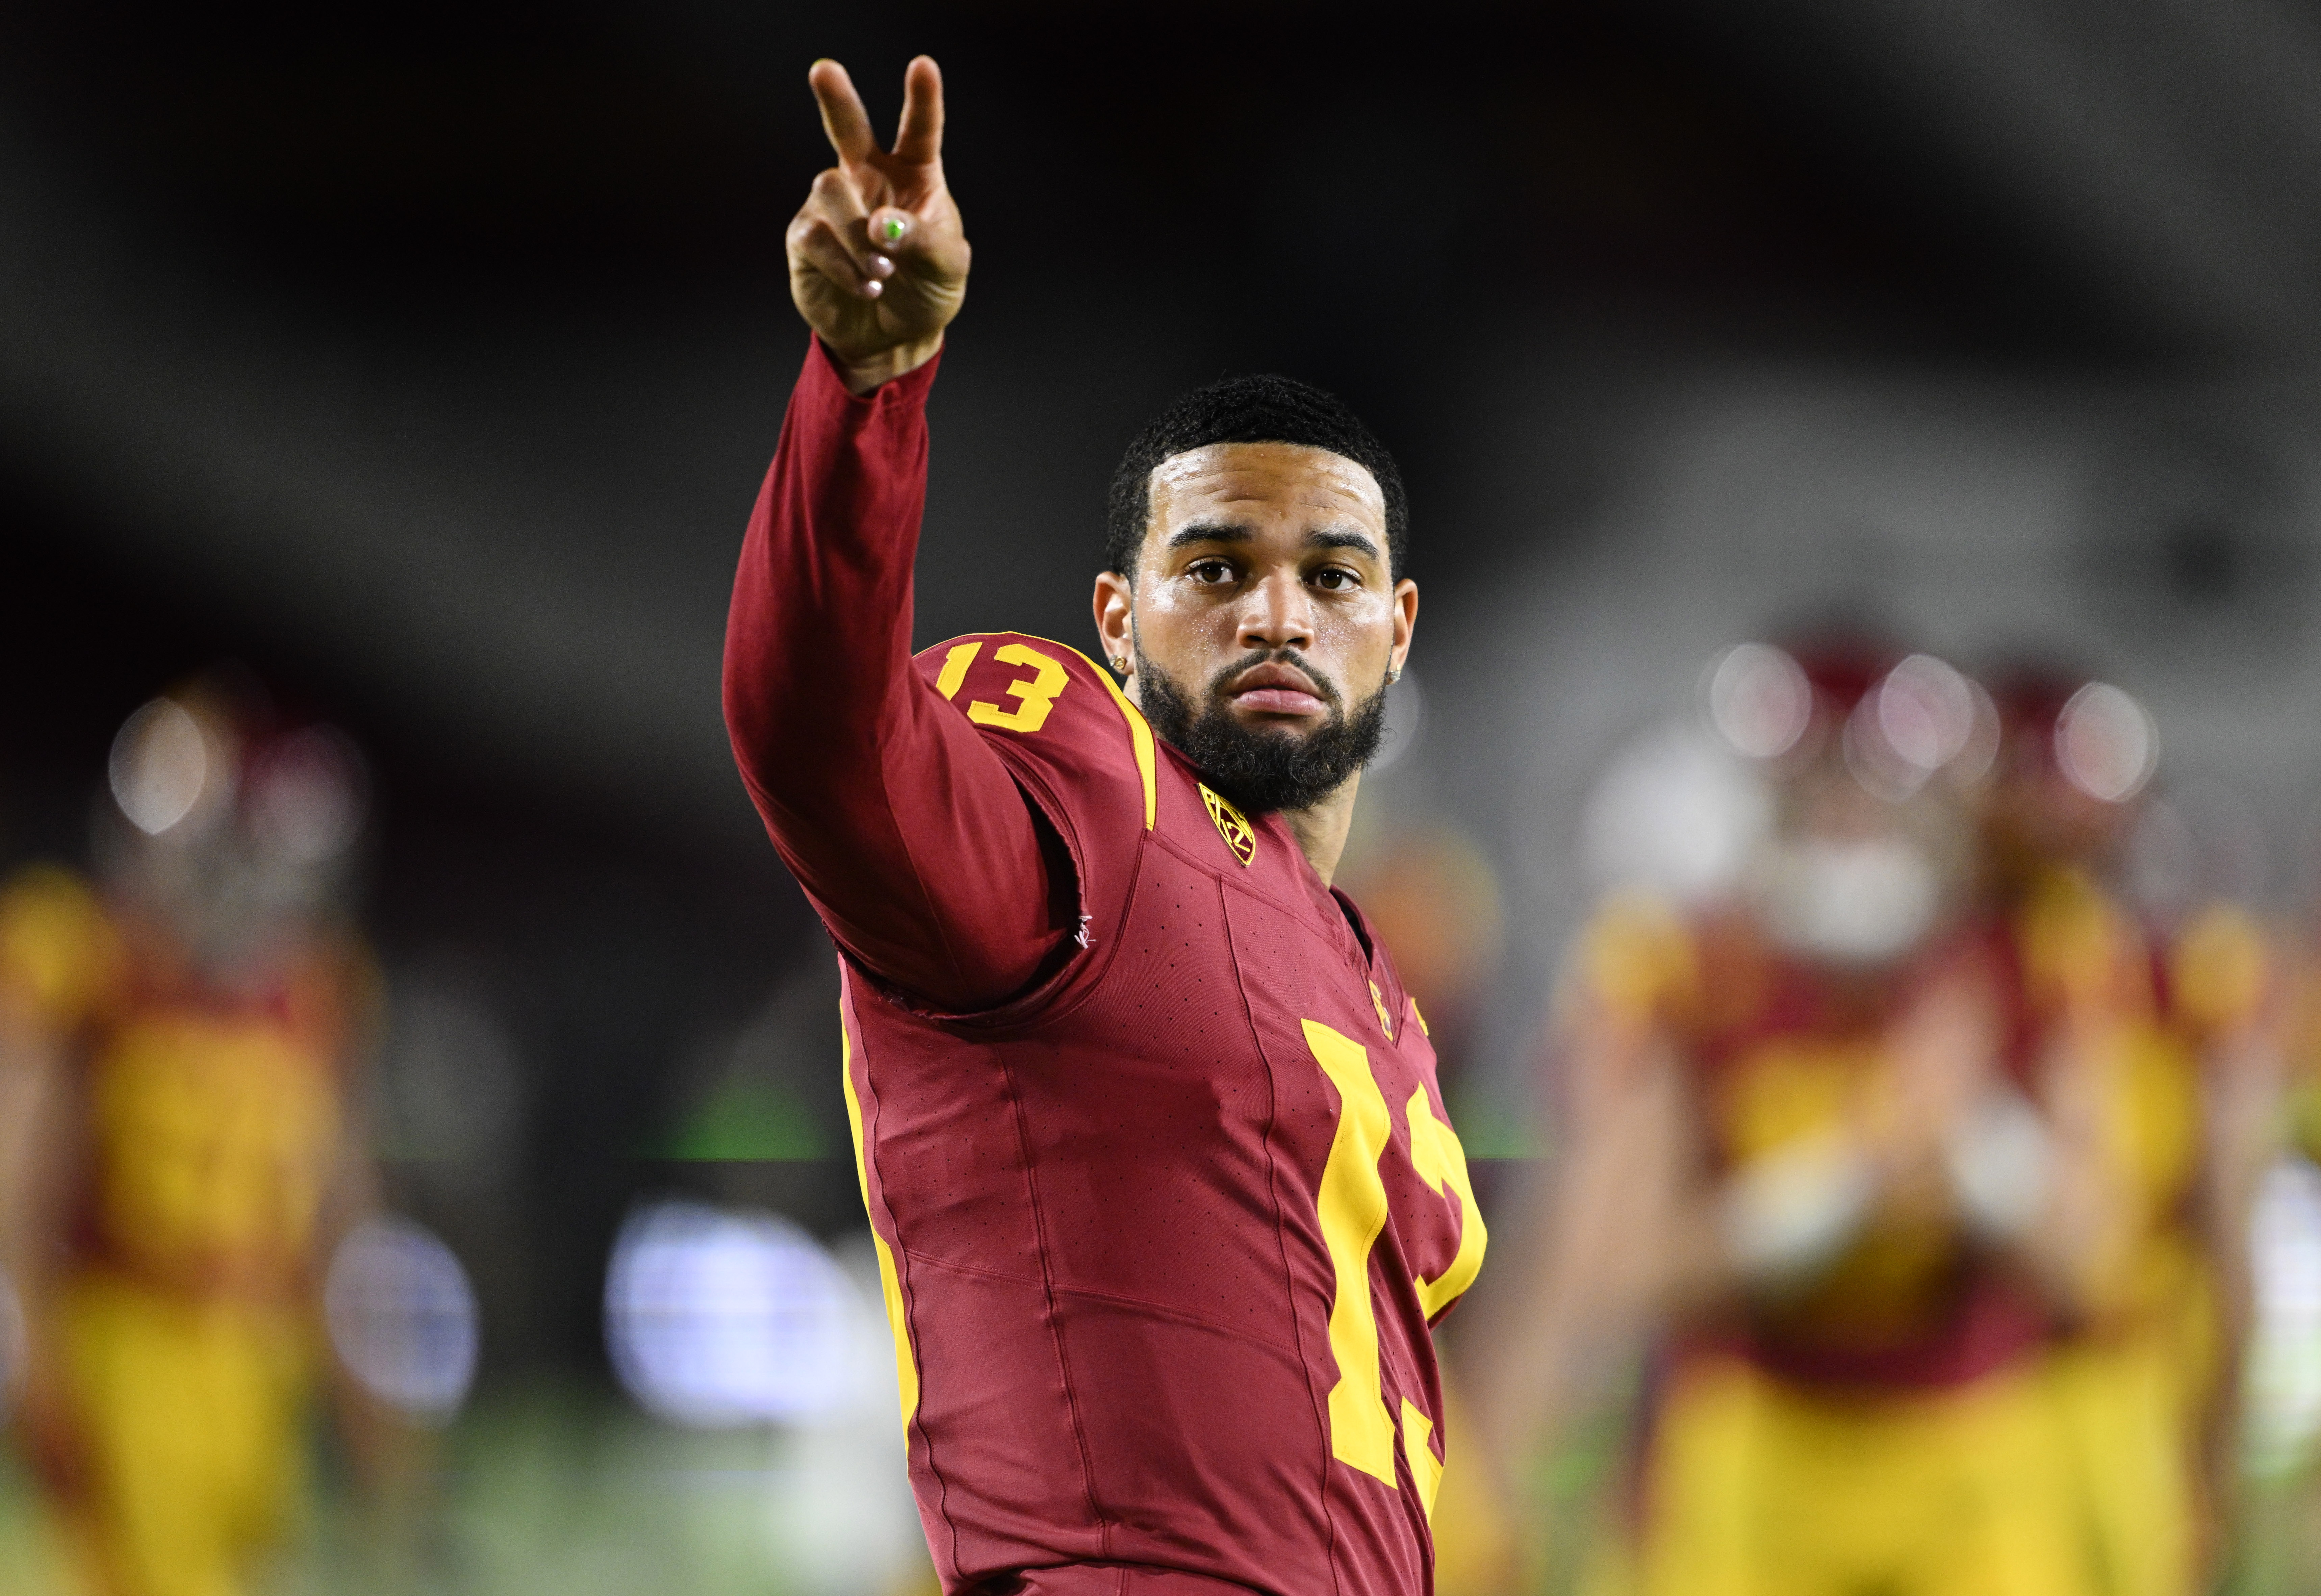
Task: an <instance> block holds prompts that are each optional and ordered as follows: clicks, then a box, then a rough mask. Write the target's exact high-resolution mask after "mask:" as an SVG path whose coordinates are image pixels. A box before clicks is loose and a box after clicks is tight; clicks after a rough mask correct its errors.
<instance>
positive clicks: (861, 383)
mask: <svg viewBox="0 0 2321 1596" xmlns="http://www.w3.org/2000/svg"><path fill="white" fill-rule="evenodd" d="M942 345H943V335H942V333H936V334H935V335H934V336H933V337H932V338H923V339H920V340H918V341H917V342H912V343H904V344H897V346H896V347H894V348H893V349H884V350H880V351H878V352H877V353H876V354H869V355H865V356H863V357H862V358H860V360H855V359H851V358H849V357H848V356H845V355H842V354H840V353H839V352H838V351H836V350H832V351H830V354H831V360H832V362H833V364H834V365H836V366H837V368H838V374H839V376H840V377H842V378H844V379H845V382H846V388H847V391H848V392H849V393H851V394H856V395H861V394H867V393H869V392H870V391H871V390H872V389H873V388H878V387H880V386H881V385H883V384H886V383H889V382H892V381H894V380H895V378H897V377H903V376H906V375H908V374H909V373H911V372H913V371H915V370H917V369H919V368H920V367H922V366H924V365H925V364H926V363H927V362H928V361H929V360H933V359H934V358H935V356H937V355H938V354H941V353H942Z"/></svg>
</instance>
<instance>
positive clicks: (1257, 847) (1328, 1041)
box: [725, 58, 1483, 1596]
mask: <svg viewBox="0 0 2321 1596" xmlns="http://www.w3.org/2000/svg"><path fill="white" fill-rule="evenodd" d="M810 77H811V81H812V83H813V86H814V89H815V94H816V96H817V97H818V98H819V100H820V102H821V105H822V112H823V117H824V125H825V127H826V128H827V130H828V132H829V134H830V139H831V142H832V144H833V146H834V147H835V148H836V150H837V151H838V156H839V164H838V165H837V166H836V167H834V168H833V169H830V170H828V171H825V172H824V173H823V174H822V175H821V176H820V177H819V178H816V179H815V185H814V190H813V194H812V196H811V197H810V198H809V199H808V200H807V202H806V207H805V208H804V209H803V210H802V211H800V213H799V214H798V216H797V219H796V222H795V223H793V224H792V226H791V228H790V230H789V234H788V242H789V267H790V285H791V292H792V296H793V297H794V298H795V299H796V303H797V306H798V308H799V310H800V311H801V312H802V313H803V314H804V315H805V316H806V321H807V323H808V324H809V325H810V326H811V327H812V328H813V330H814V333H815V340H814V345H813V347H812V349H811V350H810V351H809V352H808V354H807V356H806V370H805V373H804V375H803V376H802V377H801V378H800V379H799V382H798V387H797V389H796V393H795V394H794V395H793V397H792V398H791V401H790V406H789V413H788V415H787V420H786V422H785V424H784V426H783V429H782V436H781V442H780V446H779V449H778V452H777V454H776V456H775V459H774V464H773V469H772V470H771V472H770V474H769V477H768V479H767V481H766V486H765V490H764V493H763V495H762V497H760V501H759V504H758V507H757V511H756V514H755V515H754V516H753V518H752V520H751V526H750V531H749V537H748V541H747V543H746V544H745V545H744V547H743V550H742V563H741V570H740V574H739V576H738V578H737V579H736V582H735V588H734V596H733V616H732V622H731V626H730V630H729V633H728V637H727V645H726V663H725V707H726V718H727V723H728V725H730V727H731V728H732V731H733V743H734V748H735V751H736V753H737V755H738V757H739V759H740V762H741V764H742V772H743V775H744V778H745V779H746V780H747V781H748V784H749V787H750V789H751V795H752V796H753V797H754V798H756V800H757V803H758V806H759V807H760V810H761V811H762V813H763V814H764V816H765V817H766V822H767V826H768V829H769V831H770V832H771V834H772V835H773V839H774V843H775V845H776V847H777V848H778V850H779V851H780V853H781V854H782V856H783V858H784V859H785V860H786V861H787V862H788V864H789V866H790V868H791V869H792V871H795V872H796V876H797V878H798V880H799V881H800V882H801V883H802V884H803V885H804V886H805V888H806V892H807V893H808V895H809V896H810V897H811V898H813V900H814V902H815V907H816V908H817V909H818V910H819V911H820V913H821V915H822V917H823V919H824V923H825V924H826V925H827V926H829V928H830V931H831V935H833V938H834V939H835V940H836V941H837V943H838V944H839V948H840V953H841V963H842V970H843V972H844V979H845V987H844V991H845V997H844V1001H843V1006H842V1008H843V1013H842V1018H843V1023H844V1038H845V1061H846V1062H845V1083H846V1091H847V1101H848V1108H849V1111H850V1113H851V1115H852V1116H853V1117H854V1120H855V1122H856V1126H857V1129H858V1135H857V1140H856V1149H857V1153H858V1154H859V1157H860V1174H861V1181H862V1190H863V1198H864V1201H865V1203H866V1205H867V1206H868V1208H869V1212H870V1218H871V1224H872V1228H873V1231H874V1233H875V1234H876V1236H877V1238H878V1250H879V1262H880V1267H881V1269H882V1271H883V1272H884V1276H885V1283H886V1293H887V1309H888V1313H889V1316H890V1318H891V1319H892V1321H893V1323H894V1327H895V1332H896V1353H897V1379H898V1382H899V1383H900V1386H901V1390H902V1401H903V1411H904V1419H905V1424H906V1430H907V1436H908V1442H909V1449H910V1466H911V1476H912V1482H913V1484H914V1486H915V1489H916V1491H917V1493H918V1499H919V1507H920V1512H921V1515H922V1518H923V1519H924V1523H925V1527H926V1531H927V1538H928V1542H929V1545H930V1546H931V1548H932V1549H933V1554H934V1558H935V1563H936V1566H937V1568H938V1569H939V1570H940V1572H941V1573H942V1580H943V1584H944V1588H945V1589H946V1590H947V1591H953V1592H959V1591H991V1592H1001V1591H1007V1592H1015V1591H1025V1592H1040V1593H1042V1596H1050V1593H1056V1596H1061V1593H1064V1592H1083V1591H1086V1592H1096V1591H1102V1592H1105V1593H1106V1596H1118V1593H1123V1592H1130V1591H1134V1592H1151V1593H1154V1596H1159V1593H1162V1592H1192V1591H1211V1590H1258V1591H1275V1592H1280V1593H1282V1596H1321V1593H1323V1592H1335V1593H1339V1596H1388V1593H1392V1596H1408V1593H1412V1592H1418V1591H1425V1590H1427V1589H1428V1588H1429V1586H1430V1584H1431V1579H1432V1573H1431V1566H1432V1561H1433V1554H1432V1550H1431V1546H1430V1542H1429V1536H1428V1528H1427V1518H1428V1512H1429V1509H1430V1507H1431V1504H1432V1502H1433V1500H1434V1490H1435V1486H1436V1484H1437V1482H1439V1481H1440V1479H1441V1476H1442V1470H1443V1463H1442V1457H1443V1436H1442V1435H1441V1427H1442V1412H1443V1409H1442V1398H1441V1391H1440V1385H1439V1382H1438V1379H1437V1375H1436V1369H1435V1361H1434V1349H1433V1345H1432V1341H1431V1336H1430V1329H1429V1327H1430V1326H1431V1325H1432V1324H1433V1322H1434V1320H1436V1319H1438V1318H1441V1317H1442V1315H1443V1314H1444V1313H1445V1312H1447V1311H1448V1310H1449V1309H1450V1307H1451V1305H1452V1302H1453V1301H1454V1300H1456V1299H1457V1297H1458V1296H1459V1294H1460V1293H1461V1291H1463V1290H1465V1289H1466V1287H1467V1285H1468V1284H1469V1282H1470V1281H1472V1280H1473V1278H1474V1275H1475V1272H1476V1270H1477V1269H1478V1268H1479V1266H1480V1264H1481V1262H1482V1252H1483V1226H1482V1222H1481V1220H1480V1218H1479V1217H1478V1216H1477V1214H1476V1213H1475V1210H1474V1203H1473V1198H1472V1194H1471V1189H1470V1186H1469V1184H1468V1180H1467V1171H1466V1163H1465V1159H1464V1157H1463V1156H1462V1154H1461V1150H1460V1146H1459V1142H1458V1138H1457V1137H1456V1136H1455V1135H1452V1131H1451V1128H1450V1126H1449V1125H1448V1123H1447V1121H1446V1117H1445V1115H1444V1111H1443V1101H1442V1097H1441V1094H1440V1092H1439V1090H1438V1089H1437V1087H1436V1084H1435V1076H1434V1053H1433V1051H1432V1049H1431V1048H1430V1047H1429V1046H1428V1044H1427V1041H1426V1036H1425V1026H1424V1021H1422V1020H1421V1019H1420V1018H1419V1017H1418V1011H1417V1008H1416V1006H1415V1004H1414V1003H1413V1002H1412V1001H1411V999H1410V996H1409V994H1408V993H1406V991H1405V990H1404V989H1403V986H1402V982H1401V980H1400V979H1399V977H1397V974H1396V972H1395V969H1394V966H1393V964H1392V962H1390V961H1389V960H1388V957H1387V955H1386V952H1385V950H1384V949H1383V948H1382V947H1380V946H1379V944H1378V942H1377V940H1376V938H1375V937H1374V936H1373V935H1371V934H1370V929H1369V927H1368V926H1367V924H1366V923H1365V922H1364V921H1363V919H1362V917H1361V914H1360V912H1359V911H1357V910H1356V909H1355V907H1353V905H1352V903H1351V902H1349V901H1348V900H1347V899H1346V898H1343V896H1340V895H1337V894H1335V893H1333V892H1332V890H1331V889H1330V885H1329V882H1330V876H1331V872H1332V870H1333V867H1334V866H1335V864H1336V862H1337V860H1338V856H1339V853H1340V850H1341V848H1342V847H1343V844H1344V841H1345V835H1346V829H1347V825H1348V824H1349V822H1350V820H1351V819H1352V809H1353V803H1354V795H1355V789H1356V786H1357V784H1358V782H1359V780H1360V771H1361V764H1362V762H1363V760H1364V759H1365V758H1367V757H1368V754H1369V753H1370V751H1371V750H1372V749H1373V748H1375V746H1376V743H1377V737H1378V725H1379V714H1380V711H1381V709H1382V707H1383V700H1384V694H1385V691H1386V686H1387V683H1388V681H1389V680H1390V679H1392V677H1393V676H1394V675H1395V674H1396V673H1397V671H1398V670H1399V669H1400V666H1401V661H1402V660H1403V657H1404V655H1405V654H1406V652H1407V651H1408V649H1409V646H1410V637H1411V627H1412V623H1413V621H1414V619H1415V616H1416V614H1417V608H1418V594H1417V589H1416V588H1415V585H1414V584H1412V583H1411V582H1410V581H1408V580H1407V579H1403V578H1402V577H1401V575H1400V571H1399V566H1400V563H1401V558H1402V552H1403V543H1404V539H1405V521H1406V515H1405V511H1404V506H1403V500H1402V492H1401V484H1400V480H1399V478H1398V477H1397V473H1396V471H1395V469H1394V465H1393V462H1392V461H1391V459H1390V458H1389V457H1388V455H1387V453H1386V451H1384V450H1383V449H1381V448H1380V447H1379V445H1378V443H1377V442H1376V441H1375V440H1374V439H1372V438H1371V436H1370V433H1369V432H1368V431H1367V430H1366V429H1365V428H1363V426H1362V425H1361V423H1360V422H1359V421H1358V420H1356V419H1355V418H1354V417H1353V416H1352V415H1351V414H1350V413H1349V412H1348V411H1347V410H1346V409H1345V408H1344V406H1342V405H1340V404H1339V403H1338V402H1337V401H1336V400H1334V399H1333V398H1331V397H1329V396H1328V395H1326V394H1323V393H1320V392H1318V391H1317V390H1315V389H1312V388H1306V387H1305V386H1303V385H1302V384H1297V383H1293V382H1289V381H1288V380H1286V379H1283V378H1244V379H1240V380H1237V381H1234V382H1230V383H1224V384H1219V385H1216V386H1215V387H1214V388H1206V389H1203V390H1200V391H1199V392H1197V393H1195V394H1192V395H1188V396H1187V397H1186V398H1184V399H1182V400H1180V401H1179V403H1178V404H1177V405H1176V406H1172V407H1171V408H1170V410H1169V411H1168V412H1167V413H1165V414H1164V415H1162V416H1161V418H1160V419H1159V420H1158V421H1156V422H1155V423H1154V424H1152V425H1151V427H1149V428H1148V429H1147V430H1146V431H1145V433H1143V434H1142V435H1141V436H1140V437H1139V438H1138V440H1137V441H1136V442H1135V443H1134V444H1133V445H1132V447H1131V449H1130V451H1129V454H1128V457H1127V459H1126V460H1124V462H1123V464H1122V468H1121V474H1120V476H1119V478H1118V479H1117V481H1116V484H1115V490H1114V494H1113V499H1112V506H1111V516H1110V535H1109V538H1108V542H1107V547H1106V552H1105V565H1106V569H1105V570H1103V571H1102V572H1101V573H1100V574H1099V575H1098V576H1097V579H1096V594H1095V609H1096V620H1097V631H1098V634H1099V635H1100V636H1101V638H1102V640H1103V644H1104V650H1105V652H1106V656H1107V658H1108V659H1109V660H1110V661H1111V663H1112V666H1113V670H1115V672H1116V673H1117V674H1118V675H1119V676H1121V677H1122V678H1124V679H1125V689H1123V687H1122V686H1121V685H1119V684H1117V683H1115V681H1114V679H1113V678H1112V677H1111V676H1108V675H1106V673H1105V672H1104V671H1103V670H1100V669H1098V668H1097V666H1096V665H1094V664H1093V663H1091V662H1090V661H1088V660H1086V659H1084V658H1082V657H1081V656H1080V655H1079V654H1078V653H1076V652H1073V651H1072V650H1070V649H1069V648H1067V647H1065V646H1063V645H1061V644H1059V643H1048V642H1043V641H1042V640H1040V639H1037V638H1031V637H1024V636H1021V635H1018V634H1012V633H997V634H986V635H980V636H969V637H963V638H959V639H955V640H953V641H951V642H950V643H942V644H939V645H937V646H936V647H934V648H933V649H930V650H928V651H927V652H925V653H924V654H922V655H920V656H919V657H918V658H916V659H913V658H912V657H911V653H910V647H909V637H910V628H911V562H912V558H913V552H914V547H915V543H916V539H917V533H918V523H919V515H920V508H921V504H922V501H923V498H924V489H925V455H926V428H925V423H924V415H923V406H924V400H925V396H926V392H927V388H928V387H929V385H930V383H931V382H932V380H933V376H934V367H935V361H936V358H937V355H938V353H939V351H940V350H941V348H942V336H943V329H944V327H945V326H946V325H947V324H949V322H950V321H951V317H952V316H953V315H954V314H956V312H957V311H958V309H959V306H960V300H961V298H962V296H963V294H964V290H965V285H966V278H967V268H968V246H967V242H966V239H965V237H964V234H963V233H962V230H961V227H960V217H959V212H958V209H957V207H956V206H955V205H953V204H952V201H951V196H950V193H949V191H948V189H947V188H946V187H945V186H944V182H943V175H942V162H941V159H940V146H941V138H942V83H941V79H940V78H939V77H938V75H937V73H936V69H935V66H934V63H933V61H931V60H928V59H924V58H921V59H917V60H915V61H914V62H912V63H911V66H910V69H909V72H908V75H907V78H906V100H905V105H904V111H903V118H902V127H901V132H900V135H899V137H898V138H897V141H896V143H895V146H894V149H893V150H891V151H887V150H880V149H879V148H878V145H877V143H876V141H874V140H873V138H872V136H871V133H870V131H869V123H868V121H867V119H866V118H865V116H864V114H863V111H862V107H861V104H860V100H859V99H858V98H857V97H856V96H855V93H854V90H853V87H852V86H851V83H850V82H849V81H848V79H847V78H846V75H845V73H844V71H843V70H842V68H840V67H839V66H838V65H837V64H836V63H835V62H831V61H822V62H817V63H815V67H814V68H813V70H812V73H811V74H810ZM1148 715H1149V716H1150V719H1148V718H1147V717H1148Z"/></svg>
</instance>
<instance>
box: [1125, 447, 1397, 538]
mask: <svg viewBox="0 0 2321 1596" xmlns="http://www.w3.org/2000/svg"><path fill="white" fill-rule="evenodd" d="M1278 519H1288V520H1294V521H1297V522H1298V523H1301V524H1303V523H1315V522H1334V523H1350V524H1353V525H1355V526H1358V527H1360V528H1361V529H1362V530H1363V531H1366V532H1369V533H1371V534H1376V535H1378V536H1379V539H1380V540H1381V543H1383V539H1384V535H1385V532H1386V496H1385V495H1384V494H1382V493H1380V492H1379V485H1378V479H1377V478H1375V477H1373V476H1371V475H1370V472H1369V471H1368V470H1366V469H1364V468H1363V467H1361V466H1359V465H1357V464H1355V463H1354V462H1353V461H1351V460H1348V459H1347V458H1346V457H1345V456H1344V455H1343V454H1333V453H1332V452H1331V451H1329V450H1327V449H1316V448H1313V447H1311V446H1309V445H1306V444H1303V443H1210V444H1207V445H1205V446H1204V447H1202V448H1199V449H1188V450H1187V451H1185V452H1184V453H1182V454H1172V455H1170V457H1169V458H1168V459H1167V460H1164V461H1161V463H1160V464H1159V465H1157V466H1155V467H1153V468H1152V524H1153V527H1154V529H1155V530H1160V529H1161V528H1164V527H1177V526H1184V525H1187V524H1192V523H1195V522H1199V521H1206V520H1215V521H1218V522H1220V523H1224V524H1233V525H1242V526H1247V525H1251V524H1252V523H1255V522H1259V521H1262V520H1278Z"/></svg>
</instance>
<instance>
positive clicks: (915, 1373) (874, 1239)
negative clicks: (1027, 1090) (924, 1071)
mask: <svg viewBox="0 0 2321 1596" xmlns="http://www.w3.org/2000/svg"><path fill="white" fill-rule="evenodd" d="M838 1078H839V1080H840V1081H842V1082H844V1083H845V1086H846V1124H847V1128H848V1129H850V1130H851V1131H852V1132H853V1133H854V1183H855V1185H856V1186H857V1187H859V1188H860V1190H861V1192H862V1212H863V1216H864V1217H865V1218H869V1214H870V1173H869V1168H868V1167H867V1164H866V1160H867V1158H868V1153H867V1151H866V1148H865V1145H864V1143H863V1140H862V1101H861V1099H860V1098H858V1097H856V1096H855V1095H854V1038H853V1037H852V1036H851V1035H848V1034H847V1030H846V1006H845V1005H844V1004H843V1003H842V1004H840V1005H839V1008H838ZM870 1242H871V1245H873V1246H875V1247H877V1248H878V1294H879V1295H880V1296H881V1297H883V1298H885V1299H886V1301H887V1328H888V1329H890V1330H892V1331H893V1332H894V1333H895V1393H896V1395H897V1397H898V1398H899V1399H900V1400H901V1401H902V1405H903V1428H904V1430H905V1431H906V1432H908V1431H909V1429H910V1427H911V1415H912V1414H914V1413H916V1412H917V1411H918V1410H919V1366H918V1363H917V1362H916V1361H915V1359H914V1358H913V1357H912V1356H911V1327H910V1323H909V1321H908V1320H907V1319H906V1318H905V1317H904V1314H903V1286H902V1281H900V1280H899V1279H898V1278H897V1275H896V1273H895V1254H894V1252H893V1251H892V1250H891V1249H890V1248H889V1247H888V1246H887V1238H886V1237H885V1236H881V1235H879V1234H878V1221H877V1220H876V1219H872V1220H871V1224H870Z"/></svg>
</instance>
